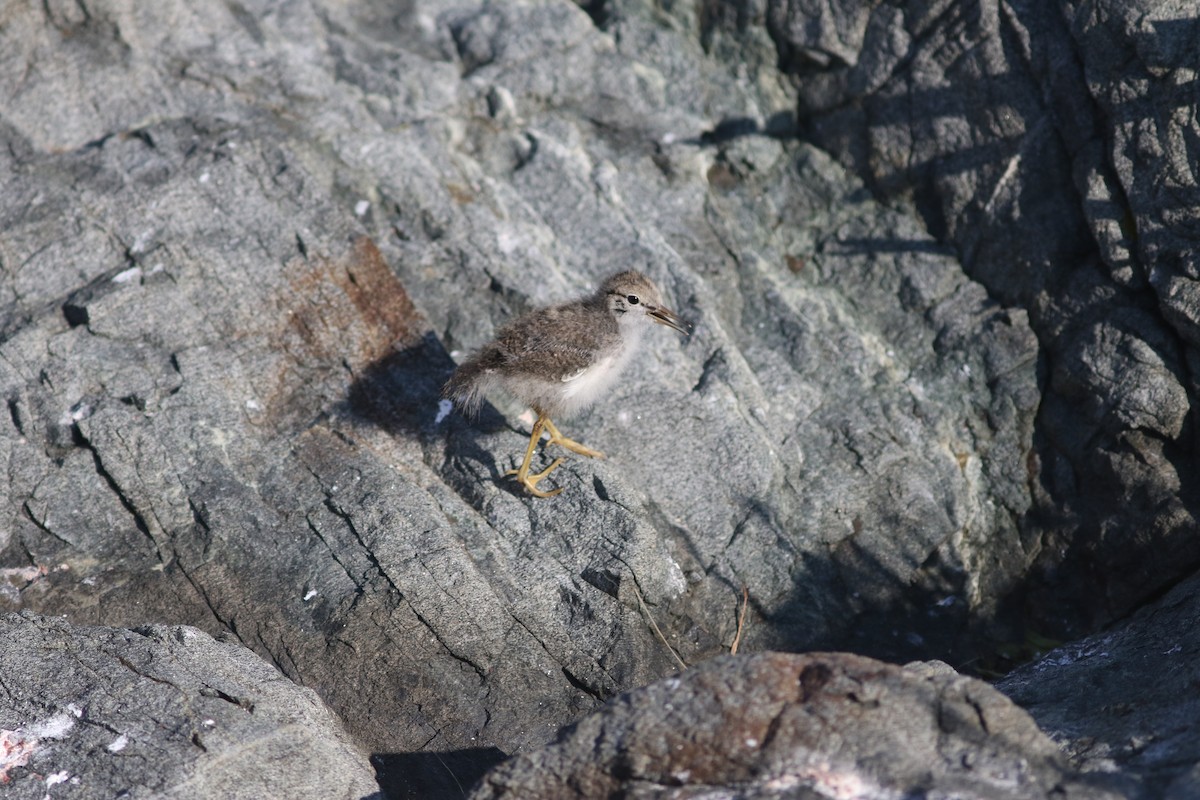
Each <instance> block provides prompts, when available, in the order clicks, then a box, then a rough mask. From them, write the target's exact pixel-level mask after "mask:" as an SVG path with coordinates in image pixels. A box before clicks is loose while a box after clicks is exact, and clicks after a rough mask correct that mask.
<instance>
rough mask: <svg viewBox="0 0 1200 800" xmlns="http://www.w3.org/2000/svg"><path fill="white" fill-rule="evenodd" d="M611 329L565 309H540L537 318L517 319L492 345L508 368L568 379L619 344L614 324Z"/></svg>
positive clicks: (618, 335) (577, 374) (585, 370)
mask: <svg viewBox="0 0 1200 800" xmlns="http://www.w3.org/2000/svg"><path fill="white" fill-rule="evenodd" d="M547 311H550V312H559V310H558V309H548V310H547ZM613 328H614V329H613V330H609V329H608V326H606V325H596V324H595V323H594V321H593V320H589V319H587V318H584V317H580V316H577V315H575V314H571V313H569V312H560V313H553V314H552V315H546V312H543V316H541V317H536V318H531V319H528V320H526V319H521V320H518V324H514V325H513V326H512V327H510V328H509V329H507V330H505V331H503V332H502V333H501V335H500V337H499V338H498V340H497V342H496V344H497V345H499V346H500V349H501V350H502V351H503V352H504V355H505V360H506V361H507V362H508V366H509V367H510V369H512V368H515V369H516V370H517V371H520V372H528V373H531V374H534V375H538V376H541V377H550V376H554V377H556V378H558V379H559V380H561V381H570V380H574V379H575V378H578V377H579V376H580V375H582V374H583V373H585V372H587V370H588V368H589V367H591V366H592V365H593V364H595V363H596V362H597V361H598V360H600V359H601V358H603V357H604V355H605V354H606V353H607V352H609V351H610V350H611V349H612V348H614V347H616V346H617V345H618V344H619V343H620V334H619V333H618V332H617V331H616V330H615V325H614V326H613Z"/></svg>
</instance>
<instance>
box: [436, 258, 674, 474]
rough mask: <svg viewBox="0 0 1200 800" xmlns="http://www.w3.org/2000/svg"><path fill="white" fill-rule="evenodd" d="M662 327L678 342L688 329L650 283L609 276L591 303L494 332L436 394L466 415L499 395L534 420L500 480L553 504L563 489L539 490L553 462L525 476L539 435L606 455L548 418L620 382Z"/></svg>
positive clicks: (542, 313)
mask: <svg viewBox="0 0 1200 800" xmlns="http://www.w3.org/2000/svg"><path fill="white" fill-rule="evenodd" d="M656 324H657V325H665V326H666V327H668V328H671V329H673V330H675V331H678V332H679V333H681V334H683V335H684V336H689V335H690V334H691V332H690V330H689V328H688V326H687V324H686V323H684V322H683V321H682V320H681V319H680V318H679V316H678V315H677V314H675V312H673V311H671V310H670V309H669V308H667V307H666V306H665V305H664V304H663V299H662V293H661V292H660V291H659V290H658V287H657V286H655V285H654V282H653V281H652V280H650V278H648V277H646V276H645V275H643V274H642V273H641V272H637V271H635V270H626V271H624V272H618V273H616V274H614V275H611V276H609V277H608V278H607V279H606V280H605V281H604V282H603V283H602V284H601V285H600V288H599V289H597V290H596V292H595V293H594V294H592V295H590V296H587V297H583V298H581V299H579V300H576V301H574V302H570V303H563V304H561V305H555V306H550V307H548V308H541V309H536V310H533V311H530V312H528V313H526V314H523V315H522V316H520V317H517V318H516V319H515V320H513V321H512V322H510V323H508V324H507V325H505V326H504V327H502V328H501V329H500V331H499V332H498V333H497V334H496V338H495V339H494V340H492V341H491V342H488V343H487V344H485V345H484V346H483V347H482V348H480V349H479V350H478V351H477V352H476V353H475V354H473V355H472V356H471V357H469V358H468V359H467V360H466V361H464V362H463V363H462V364H461V365H459V367H458V368H457V369H456V370H455V371H454V374H453V375H451V377H450V380H449V381H447V382H446V386H445V388H444V389H443V391H442V396H443V398H444V399H447V400H449V401H451V402H452V403H453V404H454V405H455V406H457V407H458V408H460V409H461V410H462V411H463V412H464V413H466V414H467V415H474V414H475V413H476V412H477V411H478V409H479V406H480V404H481V403H482V402H483V397H484V395H486V394H489V393H490V392H492V391H493V390H496V389H499V390H502V391H504V392H506V393H507V394H509V395H512V396H513V397H514V398H516V399H517V400H520V401H521V402H522V403H524V404H525V405H527V406H529V407H531V408H532V409H533V411H534V413H536V414H537V420H536V421H535V422H534V423H533V430H532V432H531V433H530V435H529V446H528V447H526V448H525V458H524V459H523V460H522V461H521V466H520V468H518V469H515V470H509V471H508V472H506V473H505V475H506V476H508V475H516V479H517V482H518V483H520V484H521V485H522V486H523V487H524V488H525V491H527V492H529V493H530V494H532V495H534V496H535V497H553V496H554V495H556V494H558V493H559V492H561V491H562V487H561V486H560V487H558V488H556V489H550V490H548V491H547V490H543V489H541V488H540V487H539V486H538V484H539V483H541V482H542V481H543V480H545V479H546V477H547V476H548V475H550V473H552V472H554V470H556V469H558V467H559V465H560V464H562V462H563V459H562V458H561V457H560V458H556V459H555V460H554V461H553V462H552V463H551V464H550V466H549V467H547V468H546V469H545V470H543V471H542V472H538V473H534V474H532V475H531V474H530V471H529V467H530V462H531V461H532V459H533V454H534V451H535V450H536V449H537V444H538V442H539V441H540V440H541V438H542V434H543V433H547V432H548V433H549V434H550V438H549V440H548V442H547V445H546V446H547V447H549V446H551V445H557V446H559V447H562V448H565V449H567V450H570V451H571V452H574V453H578V454H579V455H582V456H586V457H588V458H603V457H604V454H603V453H601V452H600V451H598V450H593V449H592V448H590V447H587V446H586V445H583V444H580V443H579V442H576V441H574V440H573V439H568V438H567V437H566V436H563V435H562V433H561V432H560V431H559V430H558V427H557V426H556V425H555V424H554V422H553V421H552V420H551V418H554V419H563V418H566V417H570V416H572V415H573V414H576V413H578V412H580V411H582V410H583V409H585V408H587V407H589V406H591V405H592V404H593V403H595V402H596V401H597V400H599V399H600V398H601V397H602V396H603V395H604V394H605V392H607V391H608V389H610V388H611V387H612V385H613V384H614V383H615V382H616V381H617V379H618V378H620V376H621V373H622V372H623V371H624V369H625V368H626V367H627V366H628V365H629V363H630V362H631V361H632V360H633V358H634V357H635V356H636V355H637V353H638V351H639V350H640V347H641V344H642V335H643V334H644V333H645V332H646V331H647V330H649V329H651V328H653V327H654V326H655V325H656Z"/></svg>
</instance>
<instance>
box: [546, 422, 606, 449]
mask: <svg viewBox="0 0 1200 800" xmlns="http://www.w3.org/2000/svg"><path fill="white" fill-rule="evenodd" d="M542 419H544V420H545V421H546V430H548V431H550V441H549V442H548V444H556V445H558V446H559V447H565V448H567V449H568V450H570V451H571V452H573V453H579V455H581V456H587V457H588V458H604V453H601V452H600V451H599V450H593V449H592V448H590V447H586V446H584V445H582V444H580V443H579V442H577V441H575V440H574V439H568V438H567V437H565V436H563V435H562V434H561V433H559V430H558V428H556V427H554V423H553V422H551V421H550V418H549V417H543V418H542Z"/></svg>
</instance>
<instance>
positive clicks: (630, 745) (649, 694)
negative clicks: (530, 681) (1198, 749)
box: [471, 653, 1121, 800]
mask: <svg viewBox="0 0 1200 800" xmlns="http://www.w3.org/2000/svg"><path fill="white" fill-rule="evenodd" d="M1064 762H1065V759H1063V757H1062V756H1061V755H1060V754H1059V752H1058V751H1057V749H1056V748H1055V747H1054V744H1053V743H1052V742H1051V741H1050V740H1049V739H1048V738H1047V737H1046V736H1045V735H1044V734H1043V733H1041V732H1040V731H1039V730H1038V729H1037V726H1036V725H1035V724H1034V723H1033V721H1032V720H1031V719H1030V718H1029V716H1028V715H1027V714H1026V713H1025V712H1024V711H1022V710H1021V709H1019V708H1017V707H1016V706H1015V705H1013V704H1012V703H1011V702H1009V701H1008V700H1007V699H1005V698H1004V696H1003V695H1001V694H1000V693H999V692H997V691H996V690H995V689H992V688H991V687H990V686H988V685H987V684H984V683H982V682H981V681H977V680H973V679H970V678H964V677H962V676H960V675H958V674H957V673H955V672H954V670H952V669H950V668H948V667H945V666H944V665H943V666H942V668H937V667H928V666H925V665H918V666H917V667H916V668H914V669H911V670H910V669H906V668H901V667H897V666H893V665H890V664H884V663H881V662H878V661H873V660H871V659H867V658H862V657H858V656H851V655H847V654H809V655H787V654H782V653H761V654H758V655H754V656H746V657H741V656H737V657H724V658H720V659H714V660H713V661H710V662H708V663H706V664H704V665H702V666H700V667H697V668H696V669H693V670H689V671H688V672H686V673H684V674H683V675H681V676H679V677H677V678H669V679H667V680H663V681H659V682H658V683H654V684H651V685H650V686H647V687H645V688H642V689H638V690H636V691H633V692H629V693H627V694H623V695H621V696H619V697H617V698H615V699H614V700H613V701H612V702H610V703H609V704H608V705H607V706H605V707H604V708H603V709H601V710H600V711H598V712H597V713H595V714H593V715H591V716H590V717H587V718H585V719H583V720H581V721H580V722H579V723H578V724H576V725H574V726H572V727H571V728H570V729H568V730H566V731H563V733H562V734H561V735H560V736H559V737H558V739H557V740H556V741H555V742H554V743H552V744H550V745H548V746H547V747H545V748H543V749H540V750H535V751H533V752H530V753H527V754H524V755H522V756H519V757H517V758H514V759H513V760H511V761H509V762H507V763H505V764H504V765H502V766H500V767H497V768H496V769H494V770H492V771H491V772H490V773H488V774H487V775H486V776H484V779H483V781H482V782H481V783H480V785H479V786H478V787H477V789H476V791H475V792H474V794H472V795H471V798H472V800H500V798H518V797H519V798H522V799H523V800H539V799H541V798H545V799H546V800H550V799H551V798H553V799H554V800H567V799H568V798H594V797H625V798H631V800H632V799H633V798H658V799H659V800H667V799H668V798H711V799H713V800H715V798H733V797H736V798H743V799H744V800H758V799H760V798H761V800H766V798H795V799H796V800H808V799H809V798H812V799H813V800H815V798H820V797H857V798H864V800H865V799H867V798H881V799H882V798H900V797H931V798H932V797H938V798H951V797H953V798H978V800H983V799H984V798H997V800H998V799H999V798H1014V800H1015V799H1016V798H1021V799H1022V800H1029V798H1037V797H1055V798H1060V797H1079V798H1084V797H1086V798H1092V799H1093V800H1100V798H1117V797H1120V796H1121V795H1120V794H1119V793H1118V792H1117V791H1116V790H1115V789H1114V788H1113V786H1112V785H1111V784H1112V781H1111V780H1106V779H1105V777H1104V776H1081V775H1078V774H1075V773H1073V772H1072V771H1071V770H1070V769H1068V768H1067V767H1066V765H1065V763H1064Z"/></svg>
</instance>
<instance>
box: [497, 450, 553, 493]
mask: <svg viewBox="0 0 1200 800" xmlns="http://www.w3.org/2000/svg"><path fill="white" fill-rule="evenodd" d="M562 461H563V460H562V459H561V458H556V459H554V462H553V463H552V464H551V465H550V466H548V467H546V468H545V469H544V470H542V471H541V472H539V473H537V474H536V475H530V474H529V473H528V471H526V473H525V474H524V475H521V470H519V469H510V470H509V471H508V472H506V473H504V474H505V475H516V476H517V480H518V481H520V482H521V485H522V486H524V487H525V491H527V492H529V493H530V494H531V495H533V496H534V497H554V495H556V494H558V493H559V492H561V491H562V487H561V486H560V487H558V488H557V489H551V490H550V491H548V492H543V491H542V490H541V489H539V488H537V485H538V483H539V482H540V481H541V480H542V478H545V477H546V476H547V475H549V474H550V473H551V472H553V471H554V470H556V469H558V465H559V464H561V463H562ZM526 466H528V465H526Z"/></svg>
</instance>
